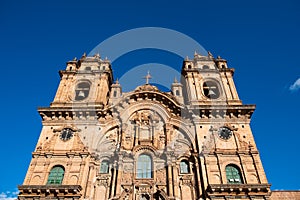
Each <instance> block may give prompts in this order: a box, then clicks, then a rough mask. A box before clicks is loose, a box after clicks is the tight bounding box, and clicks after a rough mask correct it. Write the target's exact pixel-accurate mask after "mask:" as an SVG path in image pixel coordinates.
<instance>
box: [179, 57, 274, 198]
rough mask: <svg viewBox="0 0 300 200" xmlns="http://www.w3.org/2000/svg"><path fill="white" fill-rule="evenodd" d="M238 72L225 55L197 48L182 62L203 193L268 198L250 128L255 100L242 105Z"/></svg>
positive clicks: (220, 195)
mask: <svg viewBox="0 0 300 200" xmlns="http://www.w3.org/2000/svg"><path fill="white" fill-rule="evenodd" d="M233 74H234V69H233V68H229V67H228V66H227V61H226V60H225V59H222V58H221V57H220V56H218V57H217V58H214V57H213V55H212V54H211V53H210V52H208V55H207V56H203V55H200V54H197V53H195V55H194V59H192V60H191V59H188V58H187V59H185V61H184V62H183V66H182V77H181V78H182V79H181V83H182V85H183V86H184V88H183V91H184V92H185V95H184V98H185V99H184V101H185V103H186V106H187V107H188V109H189V111H190V112H191V113H193V122H194V126H195V135H196V140H197V143H198V152H199V159H200V160H199V163H200V170H201V171H202V173H201V174H202V181H203V182H202V183H203V187H204V189H205V195H204V196H205V197H207V198H209V199H224V198H225V199H227V198H229V197H230V198H231V197H233V196H234V197H235V199H267V198H268V197H269V196H270V185H269V184H268V182H267V179H266V176H265V172H264V170H263V167H262V163H261V160H260V157H259V153H258V150H257V148H256V146H255V141H254V137H253V134H252V131H251V128H250V120H251V115H252V113H253V112H254V110H255V105H245V104H242V101H241V100H240V99H239V96H238V93H237V90H236V88H235V84H234V81H233ZM230 198H229V199H230Z"/></svg>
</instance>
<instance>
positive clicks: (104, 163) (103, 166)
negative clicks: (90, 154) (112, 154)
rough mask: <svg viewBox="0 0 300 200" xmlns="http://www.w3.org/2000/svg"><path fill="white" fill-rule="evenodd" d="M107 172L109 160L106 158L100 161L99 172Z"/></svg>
mask: <svg viewBox="0 0 300 200" xmlns="http://www.w3.org/2000/svg"><path fill="white" fill-rule="evenodd" d="M108 172H109V162H108V161H107V160H104V161H102V162H101V166H100V173H101V174H107V173H108Z"/></svg>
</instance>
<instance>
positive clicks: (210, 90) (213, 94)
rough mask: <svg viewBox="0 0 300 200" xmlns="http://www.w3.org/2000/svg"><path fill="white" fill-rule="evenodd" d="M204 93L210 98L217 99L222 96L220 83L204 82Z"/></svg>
mask: <svg viewBox="0 0 300 200" xmlns="http://www.w3.org/2000/svg"><path fill="white" fill-rule="evenodd" d="M203 93H204V95H205V96H206V97H207V98H209V99H217V98H219V96H220V90H219V87H218V84H217V83H215V82H214V81H206V82H204V83H203Z"/></svg>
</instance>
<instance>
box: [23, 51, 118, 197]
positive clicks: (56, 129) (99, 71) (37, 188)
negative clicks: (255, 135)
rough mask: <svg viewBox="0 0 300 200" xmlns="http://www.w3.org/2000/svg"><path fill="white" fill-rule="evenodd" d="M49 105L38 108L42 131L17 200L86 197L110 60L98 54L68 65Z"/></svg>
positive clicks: (106, 97) (94, 164)
mask: <svg viewBox="0 0 300 200" xmlns="http://www.w3.org/2000/svg"><path fill="white" fill-rule="evenodd" d="M66 65H67V66H66V69H65V70H61V71H60V72H59V74H60V78H61V80H60V83H59V86H58V89H57V92H56V95H55V98H54V100H53V102H52V103H51V104H50V107H46V108H39V109H38V111H39V114H40V115H41V117H42V120H43V128H42V130H41V134H40V137H39V139H38V142H37V146H36V148H35V150H34V152H33V153H32V160H31V163H30V166H29V168H28V171H27V174H26V177H25V180H24V183H23V185H21V186H19V190H20V194H19V196H18V199H50V198H51V199H86V198H88V196H89V194H90V193H91V189H92V187H88V185H90V184H91V182H92V181H93V178H94V174H95V173H96V172H95V169H96V168H97V167H98V168H99V163H97V162H96V160H97V158H96V157H95V155H92V154H91V149H92V148H93V138H94V137H95V135H97V134H99V131H100V130H101V127H100V126H99V123H98V121H97V114H96V113H97V111H98V110H100V109H102V108H103V107H104V106H105V105H107V103H108V100H109V95H110V88H111V84H112V80H113V77H112V70H111V65H110V62H109V61H108V60H107V59H105V60H102V59H101V58H100V55H99V54H96V55H94V56H92V57H87V56H86V54H83V56H82V57H81V58H80V60H77V59H76V58H75V59H74V60H72V61H69V62H67V64H66Z"/></svg>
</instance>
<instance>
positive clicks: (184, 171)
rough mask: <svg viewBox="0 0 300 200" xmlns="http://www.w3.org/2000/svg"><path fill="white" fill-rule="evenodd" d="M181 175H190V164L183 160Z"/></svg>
mask: <svg viewBox="0 0 300 200" xmlns="http://www.w3.org/2000/svg"><path fill="white" fill-rule="evenodd" d="M180 173H181V174H188V173H190V167H189V162H188V161H187V160H182V161H181V162H180Z"/></svg>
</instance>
